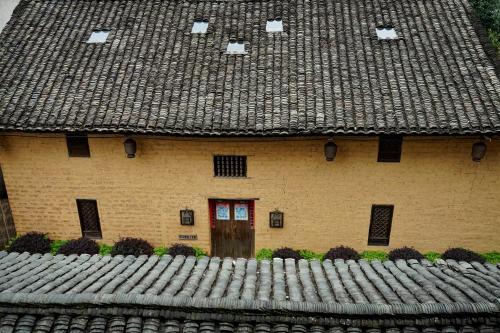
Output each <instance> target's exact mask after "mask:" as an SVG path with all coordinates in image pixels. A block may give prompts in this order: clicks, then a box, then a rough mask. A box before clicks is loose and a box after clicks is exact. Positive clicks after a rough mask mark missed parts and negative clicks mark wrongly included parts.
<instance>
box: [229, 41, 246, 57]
mask: <svg viewBox="0 0 500 333" xmlns="http://www.w3.org/2000/svg"><path fill="white" fill-rule="evenodd" d="M226 53H227V54H246V53H247V52H246V51H245V42H244V41H242V40H240V41H229V43H228V44H227V49H226Z"/></svg>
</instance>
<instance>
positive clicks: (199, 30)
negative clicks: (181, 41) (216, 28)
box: [191, 20, 208, 34]
mask: <svg viewBox="0 0 500 333" xmlns="http://www.w3.org/2000/svg"><path fill="white" fill-rule="evenodd" d="M207 29H208V20H196V21H194V22H193V28H192V29H191V33H192V34H205V33H207Z"/></svg>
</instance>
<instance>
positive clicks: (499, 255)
mask: <svg viewBox="0 0 500 333" xmlns="http://www.w3.org/2000/svg"><path fill="white" fill-rule="evenodd" d="M481 255H482V256H483V258H484V259H486V261H487V262H489V263H491V264H498V263H500V252H497V251H493V252H486V253H483V254H481Z"/></svg>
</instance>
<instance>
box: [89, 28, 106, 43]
mask: <svg viewBox="0 0 500 333" xmlns="http://www.w3.org/2000/svg"><path fill="white" fill-rule="evenodd" d="M108 35H109V30H94V31H92V34H90V37H89V39H88V40H87V43H91V44H95V43H106V40H107V39H108Z"/></svg>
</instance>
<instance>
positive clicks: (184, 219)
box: [181, 209, 194, 225]
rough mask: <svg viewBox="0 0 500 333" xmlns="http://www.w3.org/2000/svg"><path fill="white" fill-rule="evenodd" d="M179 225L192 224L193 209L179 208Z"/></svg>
mask: <svg viewBox="0 0 500 333" xmlns="http://www.w3.org/2000/svg"><path fill="white" fill-rule="evenodd" d="M181 225H194V210H191V209H184V210H181Z"/></svg>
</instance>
